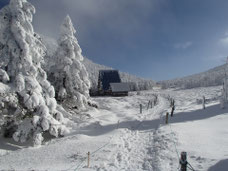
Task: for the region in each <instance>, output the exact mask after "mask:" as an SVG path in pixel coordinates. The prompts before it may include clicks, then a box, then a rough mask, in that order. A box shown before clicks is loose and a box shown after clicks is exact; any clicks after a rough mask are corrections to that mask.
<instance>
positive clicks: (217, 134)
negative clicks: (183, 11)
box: [0, 87, 228, 171]
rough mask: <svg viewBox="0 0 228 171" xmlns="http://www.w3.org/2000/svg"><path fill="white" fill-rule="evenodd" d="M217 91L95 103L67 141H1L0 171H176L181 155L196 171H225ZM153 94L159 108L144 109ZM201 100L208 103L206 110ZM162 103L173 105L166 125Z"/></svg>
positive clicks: (223, 122)
mask: <svg viewBox="0 0 228 171" xmlns="http://www.w3.org/2000/svg"><path fill="white" fill-rule="evenodd" d="M220 89H221V87H209V88H197V89H189V90H174V89H173V90H165V91H163V90H153V91H143V92H140V94H138V95H137V94H136V93H130V95H129V96H128V97H97V98H94V100H95V101H96V102H97V103H98V105H99V109H91V110H89V111H86V112H85V113H84V114H85V115H78V116H75V117H74V119H75V123H77V124H72V130H71V133H70V134H69V135H67V136H66V137H63V138H59V139H52V140H49V141H46V142H45V144H44V145H42V146H41V147H31V146H29V145H28V144H23V145H20V144H15V143H14V142H13V141H11V140H7V139H2V138H1V140H0V167H1V168H0V170H9V169H11V170H12V169H16V170H83V171H84V170H104V171H105V170H107V171H109V170H110V171H119V170H132V171H137V170H148V171H153V170H154V171H159V170H161V171H169V170H170V171H176V170H177V168H178V163H179V162H178V155H179V154H180V152H181V151H186V152H187V154H188V161H189V162H190V164H191V165H192V166H193V168H194V169H195V170H197V171H198V170H200V171H205V170H208V169H209V168H210V169H209V170H210V171H215V170H218V169H219V170H221V168H222V169H223V170H226V168H228V164H227V160H225V159H227V158H228V147H227V144H228V128H227V123H228V107H227V108H226V109H220V105H219V103H218V101H219V96H220ZM153 94H158V95H159V96H158V104H157V105H156V106H155V107H154V106H153V108H150V107H149V109H147V108H148V102H149V100H153V99H154V96H153ZM202 96H205V97H206V99H207V104H206V109H205V110H203V109H202V104H201V103H200V100H201V99H202ZM167 97H172V98H174V99H175V104H176V110H175V113H174V117H173V118H171V119H170V120H169V122H170V124H169V125H165V124H164V123H165V120H164V118H165V113H166V112H167V111H168V112H170V103H169V101H168V100H167ZM197 99H198V100H197ZM140 104H142V105H143V113H142V114H140V110H139V105H140ZM175 146H176V148H175ZM88 152H90V153H91V155H90V167H89V168H87V159H86V157H87V153H88ZM219 161H220V162H219ZM218 162H219V163H218ZM219 170H218V171H219Z"/></svg>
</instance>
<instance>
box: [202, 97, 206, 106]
mask: <svg viewBox="0 0 228 171" xmlns="http://www.w3.org/2000/svg"><path fill="white" fill-rule="evenodd" d="M205 101H206V99H205V96H203V99H202V104H203V109H205V108H206V107H205Z"/></svg>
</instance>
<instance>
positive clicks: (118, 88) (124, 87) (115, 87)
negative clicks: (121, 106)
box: [110, 83, 130, 93]
mask: <svg viewBox="0 0 228 171" xmlns="http://www.w3.org/2000/svg"><path fill="white" fill-rule="evenodd" d="M110 86H111V89H112V92H114V93H115V92H128V91H130V87H129V84H128V83H110Z"/></svg>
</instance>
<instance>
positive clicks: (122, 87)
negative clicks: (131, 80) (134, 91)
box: [97, 70, 129, 96]
mask: <svg viewBox="0 0 228 171" xmlns="http://www.w3.org/2000/svg"><path fill="white" fill-rule="evenodd" d="M97 88H98V95H112V96H127V95H128V91H129V85H128V83H121V79H120V75H119V72H118V71H117V70H100V71H99V76H98V87H97Z"/></svg>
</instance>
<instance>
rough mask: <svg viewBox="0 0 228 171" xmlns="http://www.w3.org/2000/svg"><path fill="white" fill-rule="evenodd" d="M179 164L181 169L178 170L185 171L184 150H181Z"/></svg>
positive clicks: (185, 158) (185, 156) (185, 155)
mask: <svg viewBox="0 0 228 171" xmlns="http://www.w3.org/2000/svg"><path fill="white" fill-rule="evenodd" d="M180 165H181V169H180V171H187V165H188V162H187V153H186V152H184V151H183V152H181V157H180Z"/></svg>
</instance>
